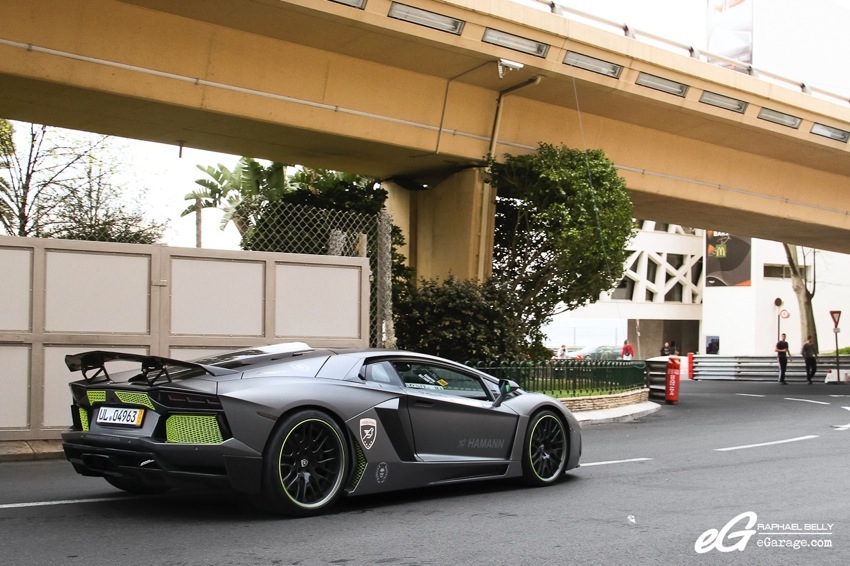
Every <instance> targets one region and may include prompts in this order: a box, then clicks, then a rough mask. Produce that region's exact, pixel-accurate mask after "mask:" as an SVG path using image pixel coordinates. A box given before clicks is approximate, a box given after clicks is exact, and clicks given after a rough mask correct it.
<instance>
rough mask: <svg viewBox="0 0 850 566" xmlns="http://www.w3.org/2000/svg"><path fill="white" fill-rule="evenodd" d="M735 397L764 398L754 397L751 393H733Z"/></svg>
mask: <svg viewBox="0 0 850 566" xmlns="http://www.w3.org/2000/svg"><path fill="white" fill-rule="evenodd" d="M735 395H739V396H741V397H764V395H754V394H752V393H735Z"/></svg>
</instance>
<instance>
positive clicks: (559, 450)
mask: <svg viewBox="0 0 850 566" xmlns="http://www.w3.org/2000/svg"><path fill="white" fill-rule="evenodd" d="M567 448H568V446H567V432H566V430H565V428H564V423H563V421H561V419H560V418H558V415H556V414H555V413H554V412H552V411H548V410H547V411H541V412H540V413H537V414H536V415H534V416H533V417H532V418H531V421H529V424H528V432H527V433H526V441H525V450H524V453H523V459H522V471H523V479H524V480H525V482H526V483H528V484H530V485H535V486H544V485H551V484H553V483H555V482H556V481H558V480H559V479H561V476H563V474H564V467H565V466H566V464H567Z"/></svg>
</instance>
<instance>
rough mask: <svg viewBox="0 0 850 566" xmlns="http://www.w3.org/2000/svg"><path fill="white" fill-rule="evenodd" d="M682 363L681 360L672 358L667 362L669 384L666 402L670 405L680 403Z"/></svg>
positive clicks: (666, 389) (666, 390) (667, 383)
mask: <svg viewBox="0 0 850 566" xmlns="http://www.w3.org/2000/svg"><path fill="white" fill-rule="evenodd" d="M681 373H682V370H681V362H680V360H679V358H677V357H675V356H670V358H669V359H668V360H667V382H666V387H665V388H664V400H665V401H666V402H667V403H668V404H670V405H676V404H678V403H679V379H680V378H681Z"/></svg>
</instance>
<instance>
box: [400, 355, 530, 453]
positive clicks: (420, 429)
mask: <svg viewBox="0 0 850 566" xmlns="http://www.w3.org/2000/svg"><path fill="white" fill-rule="evenodd" d="M392 366H393V368H394V369H395V371H396V373H397V374H398V376H399V378H400V379H401V381H402V383H403V384H404V390H405V392H406V393H407V397H408V401H407V406H408V411H409V414H410V421H411V425H412V427H413V437H414V444H415V450H416V453H417V455H418V456H419V457H420V458H421V459H423V460H426V461H446V460H453V459H484V460H494V459H496V460H505V459H508V458H509V456H510V453H511V448H512V443H513V438H514V434H515V431H516V427H517V422H518V417H517V414H516V413H515V412H513V411H512V410H511V409H510V408H508V407H506V406H504V405H502V406H500V407H493V400H492V395H493V394H492V392H491V390H490V388H488V387H487V385H486V384H485V383H484V381H483V379H482V378H481V377H479V376H478V375H475V374H474V373H467V372H464V371H461V370H459V369H457V368H455V367H452V366H448V365H442V364H439V363H437V362H430V361H424V362H423V361H418V360H396V361H393V362H392Z"/></svg>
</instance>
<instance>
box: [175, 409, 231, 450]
mask: <svg viewBox="0 0 850 566" xmlns="http://www.w3.org/2000/svg"><path fill="white" fill-rule="evenodd" d="M165 440H166V441H167V442H173V443H179V444H221V443H222V442H224V438H222V436H221V429H220V428H219V426H218V419H216V417H215V415H171V416H169V417H168V419H166V421H165Z"/></svg>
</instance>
